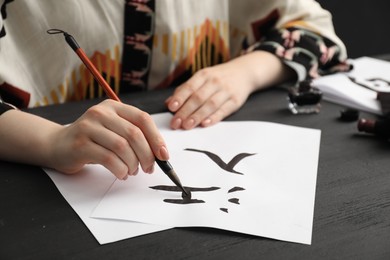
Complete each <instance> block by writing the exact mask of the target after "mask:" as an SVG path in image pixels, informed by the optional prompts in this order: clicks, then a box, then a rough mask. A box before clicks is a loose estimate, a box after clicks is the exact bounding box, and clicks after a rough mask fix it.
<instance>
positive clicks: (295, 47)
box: [254, 27, 351, 81]
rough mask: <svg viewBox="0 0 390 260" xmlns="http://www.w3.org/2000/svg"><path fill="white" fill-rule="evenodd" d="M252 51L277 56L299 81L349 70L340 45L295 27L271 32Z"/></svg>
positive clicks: (349, 66) (349, 67)
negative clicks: (294, 73) (260, 51)
mask: <svg viewBox="0 0 390 260" xmlns="http://www.w3.org/2000/svg"><path fill="white" fill-rule="evenodd" d="M254 50H264V51H268V52H271V53H273V54H275V55H276V56H278V57H280V58H281V59H282V60H283V61H284V63H285V64H286V65H287V66H289V67H291V68H292V69H293V70H294V71H295V72H296V74H297V80H298V81H302V80H306V79H313V78H317V77H319V76H320V75H326V74H329V73H334V72H340V71H349V70H350V69H351V65H350V64H348V63H347V62H346V59H344V58H343V57H342V51H341V49H340V46H338V45H337V44H336V43H334V42H333V41H332V40H330V39H328V38H326V37H324V36H321V35H319V34H317V33H315V32H312V31H309V30H306V29H303V28H298V27H290V28H284V29H279V30H278V29H275V30H272V31H270V32H269V33H268V34H267V35H266V36H265V37H264V38H263V39H262V40H261V41H260V42H259V43H258V44H256V46H255V48H254Z"/></svg>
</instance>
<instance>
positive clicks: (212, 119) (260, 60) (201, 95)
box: [166, 51, 292, 129]
mask: <svg viewBox="0 0 390 260" xmlns="http://www.w3.org/2000/svg"><path fill="white" fill-rule="evenodd" d="M291 75H292V73H291V71H290V69H288V68H287V67H286V66H285V65H284V64H283V63H282V61H280V59H279V58H277V57H276V56H275V55H273V54H271V53H268V52H264V51H254V52H251V53H248V54H245V55H243V56H240V57H238V58H236V59H233V60H231V61H229V62H227V63H224V64H220V65H216V66H214V67H209V68H204V69H202V70H200V71H198V72H197V73H195V75H194V76H193V77H192V78H190V79H189V80H188V81H187V82H185V83H184V84H182V85H181V86H179V87H178V88H177V89H176V90H175V92H174V93H173V95H172V96H171V97H169V98H168V99H167V100H166V105H167V107H168V109H169V110H170V111H171V112H174V113H175V115H174V117H173V118H172V121H171V128H172V129H179V128H182V129H192V128H194V127H196V126H202V127H206V126H210V125H213V124H215V123H217V122H219V121H221V120H223V119H224V118H225V117H227V116H229V115H230V114H232V113H233V112H235V111H236V110H238V109H239V108H240V107H241V106H242V105H243V104H244V103H245V101H246V100H247V98H248V96H249V95H250V94H251V93H253V92H254V91H256V90H258V89H261V88H265V87H268V86H272V85H274V84H277V83H280V82H282V81H284V80H285V79H286V78H287V77H290V76H291Z"/></svg>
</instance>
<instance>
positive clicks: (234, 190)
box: [228, 186, 245, 193]
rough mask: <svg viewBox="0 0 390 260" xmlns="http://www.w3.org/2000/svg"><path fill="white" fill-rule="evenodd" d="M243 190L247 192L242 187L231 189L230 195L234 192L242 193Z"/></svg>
mask: <svg viewBox="0 0 390 260" xmlns="http://www.w3.org/2000/svg"><path fill="white" fill-rule="evenodd" d="M242 190H245V189H244V188H241V187H237V186H236V187H233V188H231V189H230V190H229V191H228V193H232V192H236V191H242Z"/></svg>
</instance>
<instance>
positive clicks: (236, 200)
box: [228, 198, 240, 205]
mask: <svg viewBox="0 0 390 260" xmlns="http://www.w3.org/2000/svg"><path fill="white" fill-rule="evenodd" d="M228 201H229V202H231V203H234V204H238V205H240V200H239V199H237V198H231V199H229V200H228Z"/></svg>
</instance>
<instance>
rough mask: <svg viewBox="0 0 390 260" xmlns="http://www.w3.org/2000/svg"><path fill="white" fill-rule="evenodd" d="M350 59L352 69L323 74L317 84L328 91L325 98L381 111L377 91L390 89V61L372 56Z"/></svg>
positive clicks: (338, 102)
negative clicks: (344, 71)
mask: <svg viewBox="0 0 390 260" xmlns="http://www.w3.org/2000/svg"><path fill="white" fill-rule="evenodd" d="M350 62H351V63H352V64H353V66H354V67H353V70H352V71H350V72H348V73H337V74H333V75H328V76H323V77H320V78H318V79H315V80H314V81H313V85H314V86H316V87H318V88H319V89H320V90H321V91H322V92H323V93H324V99H325V100H328V101H330V102H334V103H336V104H340V105H343V106H346V107H350V108H355V109H358V110H362V111H366V112H370V113H374V114H378V115H381V114H382V113H383V111H382V109H381V105H380V103H379V101H378V100H377V92H378V91H384V92H390V85H389V82H390V73H389V71H390V62H388V61H383V60H379V59H374V58H370V57H361V58H358V59H355V60H350ZM362 85H364V86H366V87H364V86H362Z"/></svg>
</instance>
